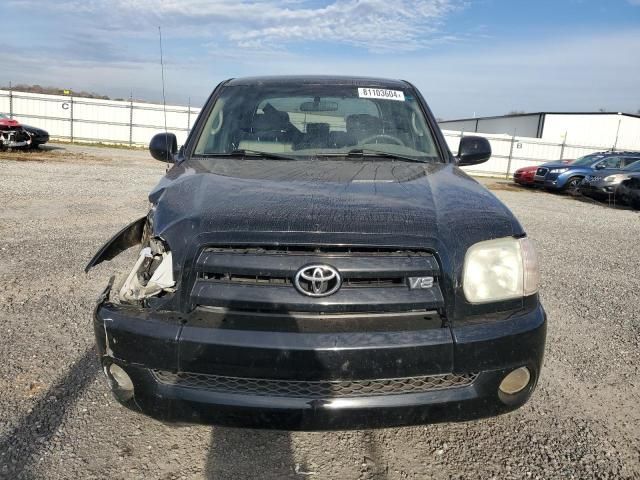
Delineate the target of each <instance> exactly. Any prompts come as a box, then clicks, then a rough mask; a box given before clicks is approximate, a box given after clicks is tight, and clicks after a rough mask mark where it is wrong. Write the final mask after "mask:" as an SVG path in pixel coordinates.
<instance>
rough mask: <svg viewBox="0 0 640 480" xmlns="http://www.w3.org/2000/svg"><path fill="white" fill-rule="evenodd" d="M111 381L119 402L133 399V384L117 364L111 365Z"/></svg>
mask: <svg viewBox="0 0 640 480" xmlns="http://www.w3.org/2000/svg"><path fill="white" fill-rule="evenodd" d="M109 379H110V380H111V389H112V390H113V393H114V394H115V395H116V396H117V397H118V399H119V400H121V401H126V400H129V399H130V398H132V397H133V382H132V381H131V377H130V376H129V375H128V374H127V372H125V371H124V369H123V368H122V367H120V366H118V365H116V364H115V363H112V364H111V365H109Z"/></svg>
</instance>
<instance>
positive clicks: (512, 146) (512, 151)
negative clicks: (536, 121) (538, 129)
mask: <svg viewBox="0 0 640 480" xmlns="http://www.w3.org/2000/svg"><path fill="white" fill-rule="evenodd" d="M443 134H444V136H445V139H446V140H447V144H448V145H449V149H450V150H451V151H452V152H453V153H454V154H456V153H457V152H458V146H459V144H460V139H461V138H462V137H463V136H465V135H474V136H475V135H477V136H481V137H485V138H486V139H487V140H489V143H490V144H491V150H492V155H491V159H490V160H489V161H488V162H486V163H482V164H480V165H473V166H470V167H464V170H465V171H466V172H468V173H471V174H475V175H491V176H504V177H506V178H509V177H511V176H512V175H513V172H515V171H516V170H517V169H519V168H522V167H528V166H534V165H540V164H541V163H545V162H552V161H558V160H570V159H576V158H579V157H581V156H583V155H587V154H589V153H593V152H599V151H606V150H611V145H575V144H569V143H565V142H562V143H557V142H549V141H547V140H542V139H539V138H531V137H518V136H510V135H489V134H484V133H469V134H466V133H464V132H456V131H451V130H443Z"/></svg>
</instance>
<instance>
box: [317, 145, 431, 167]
mask: <svg viewBox="0 0 640 480" xmlns="http://www.w3.org/2000/svg"><path fill="white" fill-rule="evenodd" d="M322 156H340V157H362V158H364V157H382V158H390V159H392V160H402V161H403V162H413V163H426V162H425V161H424V160H419V159H417V158H414V157H407V156H405V155H399V154H397V153H390V152H382V151H380V150H375V149H371V148H354V149H352V150H349V151H348V152H346V153H335V154H334V153H331V154H322Z"/></svg>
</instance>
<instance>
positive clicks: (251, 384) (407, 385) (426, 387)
mask: <svg viewBox="0 0 640 480" xmlns="http://www.w3.org/2000/svg"><path fill="white" fill-rule="evenodd" d="M152 372H153V375H154V377H155V378H156V380H157V381H158V382H160V383H162V384H166V385H176V386H179V387H183V388H194V389H198V390H207V391H211V392H219V393H235V394H243V395H259V396H270V397H298V398H336V397H340V398H344V397H370V396H376V395H399V394H407V393H424V392H432V391H437V390H446V389H451V388H462V387H467V386H469V385H471V384H472V383H473V382H474V381H475V379H476V378H477V377H478V373H467V374H460V375H457V374H452V373H451V374H446V375H427V376H420V377H405V378H386V379H373V380H322V381H297V380H278V379H262V378H240V377H227V376H221V375H208V374H202V373H180V374H176V373H172V372H167V371H163V370H152Z"/></svg>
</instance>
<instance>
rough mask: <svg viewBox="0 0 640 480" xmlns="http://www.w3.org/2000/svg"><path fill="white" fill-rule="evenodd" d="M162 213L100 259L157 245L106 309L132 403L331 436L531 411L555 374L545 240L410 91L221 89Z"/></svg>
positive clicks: (165, 150) (169, 151) (115, 383)
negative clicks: (542, 259) (538, 239)
mask: <svg viewBox="0 0 640 480" xmlns="http://www.w3.org/2000/svg"><path fill="white" fill-rule="evenodd" d="M149 148H150V152H151V155H152V156H153V157H154V158H156V159H158V160H161V161H164V162H170V163H171V164H172V166H171V168H170V169H169V170H168V172H167V174H166V176H165V177H164V178H163V179H162V180H161V181H160V183H159V184H158V185H157V186H156V187H155V188H154V189H153V191H152V192H151V194H150V195H149V199H150V201H151V203H152V207H151V210H150V211H149V212H148V214H147V215H146V216H144V217H142V218H140V219H138V220H136V221H135V222H133V223H131V224H130V225H128V226H127V227H125V228H124V229H123V230H122V231H121V232H119V233H118V234H116V235H115V236H114V237H113V238H112V239H111V240H110V241H108V242H107V243H106V244H105V245H104V247H102V249H101V250H100V251H99V252H98V253H97V254H96V255H95V257H94V258H93V259H92V260H91V261H90V262H89V264H88V265H87V270H89V269H90V268H91V267H93V266H94V265H96V264H98V263H100V262H102V261H104V260H109V259H111V258H114V257H115V256H116V255H118V254H119V253H121V252H122V251H124V250H126V249H128V248H130V247H133V246H135V245H140V246H141V250H140V255H139V257H138V260H137V261H136V262H135V265H134V266H133V268H132V270H131V271H130V272H125V273H124V274H123V275H122V276H121V277H122V278H121V279H120V280H116V281H115V282H114V280H113V279H112V280H111V282H109V286H108V287H107V289H106V290H105V292H104V293H103V295H102V297H101V299H100V301H99V303H98V305H97V307H96V310H95V315H94V328H95V336H96V341H97V345H98V351H99V356H100V361H101V363H102V365H103V367H104V371H105V373H106V376H107V378H108V379H109V384H110V386H111V389H112V390H113V392H114V394H115V395H116V397H117V398H118V399H119V400H120V401H121V402H122V403H123V404H125V405H127V406H130V407H131V408H135V409H140V410H142V411H143V412H144V413H146V414H148V415H151V416H153V417H155V418H158V419H161V420H163V421H179V422H200V423H213V424H222V425H231V426H240V427H260V428H275V429H302V430H325V429H345V428H369V427H382V426H391V425H411V424H420V423H432V422H441V421H459V420H469V419H475V418H482V417H487V416H492V415H497V414H500V413H504V412H508V411H511V410H514V409H516V408H518V407H520V406H521V405H523V404H524V403H525V402H526V401H527V400H528V398H529V397H530V395H531V393H532V392H533V390H534V388H535V386H536V384H537V381H538V378H539V375H540V369H541V366H542V360H543V354H544V345H545V337H546V314H545V312H544V310H543V308H542V306H541V304H540V301H539V297H538V283H539V278H538V267H537V260H536V257H535V252H534V250H533V248H532V244H531V242H530V240H529V239H528V238H527V235H526V233H525V231H524V230H523V228H522V226H521V225H520V224H519V223H518V221H517V220H516V218H515V217H514V216H513V214H512V213H511V212H510V211H509V210H508V209H507V207H505V206H504V205H503V204H502V203H501V202H500V201H499V200H498V199H497V198H496V197H495V196H494V195H492V194H491V193H490V192H489V191H488V190H487V189H485V188H484V187H483V186H482V185H480V184H479V183H478V182H476V181H475V180H474V179H472V178H470V177H469V176H467V175H466V174H465V173H464V172H463V171H462V170H460V168H459V167H460V166H462V165H472V164H476V163H481V162H484V161H486V160H487V159H488V158H489V157H490V155H491V148H490V145H489V143H488V142H487V141H486V140H485V139H484V138H481V137H471V136H468V137H463V138H462V140H461V141H460V146H459V150H458V154H457V156H455V157H454V156H453V155H452V154H451V152H450V150H449V149H448V148H447V144H446V143H445V140H444V137H443V136H442V133H441V132H440V130H439V129H438V126H437V124H436V121H435V119H434V117H433V115H432V113H431V112H430V110H429V108H428V107H427V104H426V102H425V101H424V99H423V98H422V96H421V95H420V93H419V92H418V90H417V89H416V88H415V87H413V86H412V85H411V84H410V83H407V82H405V81H394V80H382V79H375V78H357V77H355V78H354V77H321V76H317V77H316V76H314V77H256V78H242V79H232V80H228V81H225V82H223V83H221V84H220V85H219V86H218V87H217V88H216V89H215V90H214V91H213V93H212V94H211V96H210V98H209V100H208V101H207V103H206V105H205V107H204V108H203V110H202V112H201V114H200V116H199V118H198V120H197V122H196V124H195V126H194V128H193V129H192V131H191V133H190V135H189V137H188V139H187V140H186V142H185V144H184V146H182V147H181V148H180V150H178V148H177V141H176V137H175V136H174V135H173V134H171V133H161V134H158V135H156V136H155V137H154V138H153V139H152V141H151V144H150V147H149Z"/></svg>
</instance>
